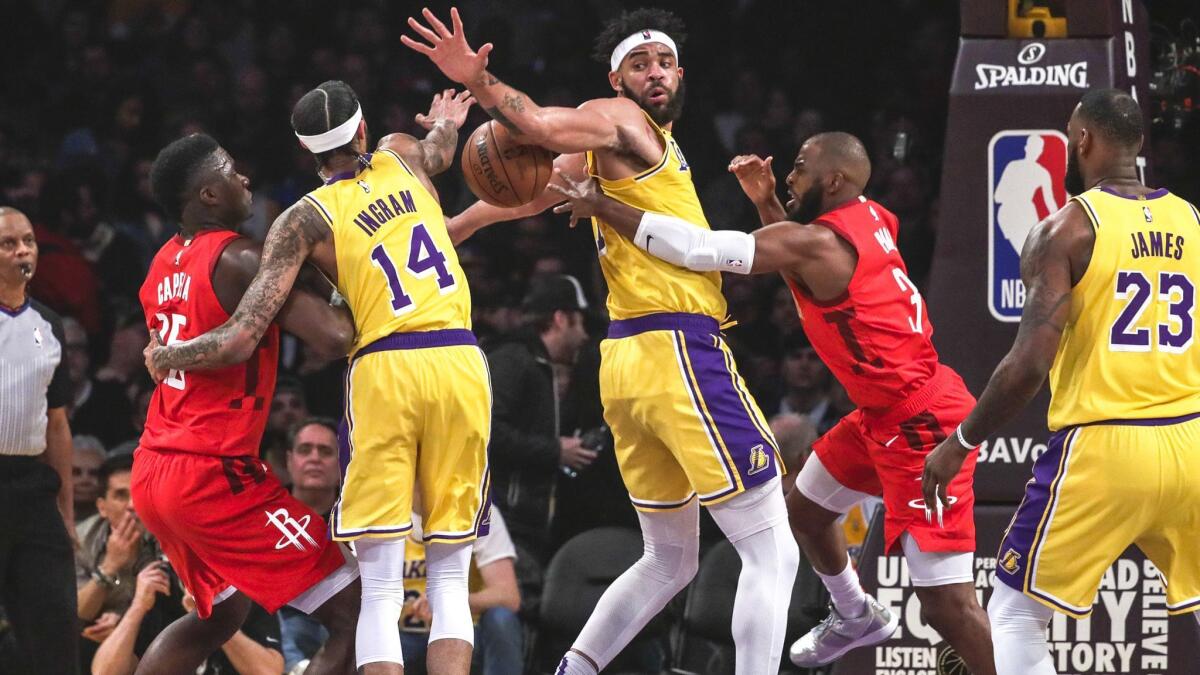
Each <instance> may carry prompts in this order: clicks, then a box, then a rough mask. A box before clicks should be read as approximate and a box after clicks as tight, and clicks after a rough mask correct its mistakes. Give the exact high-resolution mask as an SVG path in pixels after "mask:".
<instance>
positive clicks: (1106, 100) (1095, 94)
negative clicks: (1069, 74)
mask: <svg viewBox="0 0 1200 675" xmlns="http://www.w3.org/2000/svg"><path fill="white" fill-rule="evenodd" d="M1079 116H1080V118H1082V119H1084V120H1087V121H1088V122H1090V123H1091V125H1090V126H1092V128H1094V129H1096V130H1097V131H1099V132H1100V133H1101V134H1102V135H1104V137H1106V138H1107V139H1108V140H1110V141H1113V142H1114V143H1118V144H1120V145H1121V146H1122V147H1125V148H1132V149H1135V150H1136V149H1137V148H1139V147H1140V146H1141V144H1142V136H1143V134H1144V133H1145V128H1144V126H1143V123H1142V108H1141V106H1139V105H1138V102H1137V101H1135V100H1134V99H1133V97H1132V96H1130V95H1129V94H1128V93H1127V92H1124V91H1121V90H1120V89H1093V90H1091V91H1089V92H1088V93H1086V94H1084V95H1083V98H1082V99H1080V100H1079Z"/></svg>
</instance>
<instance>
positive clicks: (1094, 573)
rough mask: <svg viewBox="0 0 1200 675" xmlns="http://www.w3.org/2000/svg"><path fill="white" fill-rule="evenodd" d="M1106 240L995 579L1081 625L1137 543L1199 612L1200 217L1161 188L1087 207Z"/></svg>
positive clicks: (1062, 347) (1071, 328) (1179, 604)
mask: <svg viewBox="0 0 1200 675" xmlns="http://www.w3.org/2000/svg"><path fill="white" fill-rule="evenodd" d="M1072 201H1074V202H1075V204H1076V205H1077V207H1078V208H1081V209H1082V210H1083V211H1084V213H1085V214H1086V215H1087V218H1088V220H1089V221H1090V223H1091V225H1092V227H1093V228H1094V230H1095V235H1096V241H1095V245H1094V247H1093V249H1092V257H1091V261H1090V262H1089V263H1088V267H1087V270H1086V271H1085V272H1084V274H1083V277H1082V278H1081V279H1080V280H1079V283H1077V284H1076V285H1075V287H1074V288H1072V289H1071V314H1070V317H1069V318H1068V320H1067V325H1066V327H1065V329H1064V330H1063V334H1062V339H1061V341H1060V342H1059V345H1058V353H1057V355H1056V356H1055V360H1054V367H1053V369H1052V370H1051V371H1050V388H1051V396H1052V398H1051V402H1050V412H1049V426H1050V431H1051V432H1053V435H1052V436H1051V437H1050V441H1049V443H1048V444H1047V450H1046V452H1045V453H1044V454H1043V455H1042V456H1041V457H1039V458H1038V460H1037V462H1036V463H1035V465H1034V469H1033V480H1031V481H1030V482H1029V483H1028V484H1027V485H1026V488H1025V497H1024V499H1023V500H1022V502H1021V505H1020V507H1018V509H1017V513H1016V515H1015V516H1013V521H1012V523H1011V524H1010V525H1009V529H1008V531H1007V532H1006V533H1005V537H1004V541H1003V542H1001V544H1000V551H999V558H998V560H997V568H996V577H997V579H998V580H1000V581H1002V582H1004V583H1006V584H1008V585H1009V586H1012V587H1013V588H1015V589H1017V590H1019V591H1022V592H1024V593H1025V594H1027V595H1029V596H1030V597H1032V598H1034V599H1035V600H1037V601H1039V602H1041V603H1043V604H1045V605H1047V606H1049V607H1052V608H1054V609H1056V610H1058V611H1061V612H1064V613H1066V614H1069V615H1071V616H1075V617H1084V616H1087V615H1088V614H1089V613H1091V611H1092V604H1093V603H1094V602H1095V599H1096V590H1097V589H1098V587H1099V585H1100V579H1101V576H1102V575H1103V574H1104V571H1105V570H1106V569H1108V567H1109V566H1110V565H1111V564H1112V563H1113V561H1114V560H1116V558H1117V557H1118V556H1119V555H1121V553H1122V552H1123V551H1124V550H1125V549H1126V548H1127V547H1129V546H1130V545H1136V546H1138V548H1140V549H1141V550H1142V552H1144V553H1145V554H1146V556H1147V557H1149V558H1150V560H1151V561H1153V562H1154V564H1155V565H1156V566H1157V567H1158V568H1159V569H1160V570H1161V571H1162V573H1163V576H1164V577H1165V579H1166V581H1167V609H1168V610H1169V611H1170V612H1172V613H1175V614H1179V613H1183V612H1191V611H1195V610H1196V609H1200V537H1197V528H1198V527H1200V487H1198V485H1200V484H1198V483H1197V482H1196V478H1195V477H1196V476H1197V475H1200V453H1197V451H1196V449H1197V447H1200V349H1197V348H1196V346H1195V344H1194V342H1195V317H1196V285H1197V284H1200V249H1198V250H1194V249H1197V247H1200V213H1198V212H1197V210H1196V207H1195V206H1193V205H1191V204H1189V203H1188V202H1186V201H1184V200H1182V199H1180V198H1178V197H1176V196H1174V195H1172V194H1170V193H1169V192H1167V191H1166V190H1155V191H1154V192H1151V193H1149V194H1147V195H1145V196H1140V197H1129V196H1125V195H1120V194H1117V193H1115V192H1112V191H1110V190H1107V189H1105V188H1096V189H1092V190H1088V191H1087V192H1085V193H1084V194H1082V195H1079V196H1078V197H1075V198H1074V199H1073V200H1072Z"/></svg>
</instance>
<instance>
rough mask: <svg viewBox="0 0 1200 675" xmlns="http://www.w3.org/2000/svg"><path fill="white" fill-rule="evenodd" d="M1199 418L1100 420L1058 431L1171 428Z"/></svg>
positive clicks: (1194, 415)
mask: <svg viewBox="0 0 1200 675" xmlns="http://www.w3.org/2000/svg"><path fill="white" fill-rule="evenodd" d="M1197 417H1200V413H1192V414H1190V415H1180V416H1179V417H1147V418H1144V419H1132V420H1099V421H1096V422H1085V423H1083V424H1073V425H1071V426H1068V427H1063V428H1062V429H1059V430H1058V431H1059V432H1064V431H1070V430H1071V429H1075V428H1077V427H1098V426H1122V427H1167V426H1171V425H1172V424H1181V423H1183V422H1190V421H1192V420H1194V419H1196V418H1197Z"/></svg>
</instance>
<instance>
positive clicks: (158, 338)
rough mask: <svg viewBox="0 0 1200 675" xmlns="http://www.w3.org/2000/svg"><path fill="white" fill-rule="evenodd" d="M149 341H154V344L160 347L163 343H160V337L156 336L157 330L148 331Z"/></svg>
mask: <svg viewBox="0 0 1200 675" xmlns="http://www.w3.org/2000/svg"><path fill="white" fill-rule="evenodd" d="M150 339H151V340H154V343H155V344H160V345H161V344H162V343H163V341H162V336H161V335H159V334H158V329H151V330H150Z"/></svg>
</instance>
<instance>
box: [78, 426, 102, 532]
mask: <svg viewBox="0 0 1200 675" xmlns="http://www.w3.org/2000/svg"><path fill="white" fill-rule="evenodd" d="M71 445H72V448H73V449H74V452H73V453H72V455H71V479H72V480H73V481H74V483H75V486H74V487H75V523H76V525H78V524H79V523H82V522H83V521H85V520H87V519H88V518H91V517H92V516H94V515H96V499H97V498H98V497H99V496H100V464H102V463H103V462H104V457H105V455H104V444H102V443H101V442H100V439H98V438H96V437H95V436H84V435H77V436H75V437H74V438H73V439H71ZM78 534H79V533H78V532H76V536H78Z"/></svg>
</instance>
